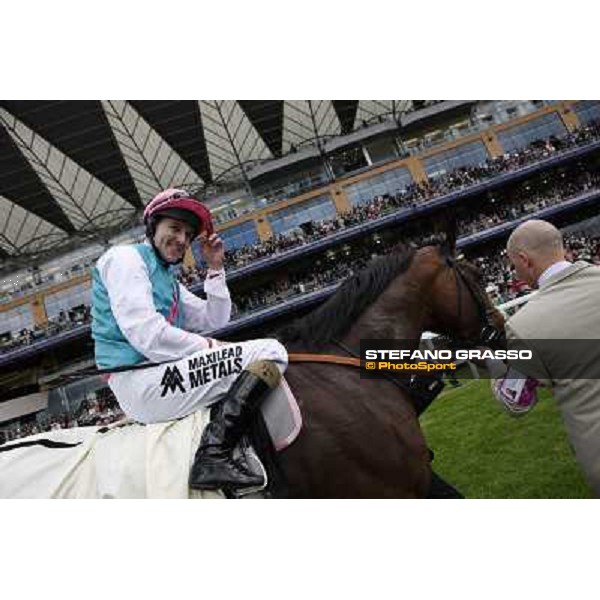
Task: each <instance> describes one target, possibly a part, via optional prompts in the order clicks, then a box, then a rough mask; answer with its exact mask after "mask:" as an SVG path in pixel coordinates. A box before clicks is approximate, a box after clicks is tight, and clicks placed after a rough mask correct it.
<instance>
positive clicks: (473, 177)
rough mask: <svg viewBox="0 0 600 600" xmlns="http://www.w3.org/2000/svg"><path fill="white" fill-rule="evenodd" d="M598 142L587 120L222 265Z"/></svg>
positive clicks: (244, 251)
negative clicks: (561, 134) (563, 133)
mask: <svg viewBox="0 0 600 600" xmlns="http://www.w3.org/2000/svg"><path fill="white" fill-rule="evenodd" d="M599 138H600V123H599V122H596V121H592V122H590V124H589V125H586V126H585V127H582V128H580V129H578V130H576V131H574V132H571V133H569V134H568V135H566V136H565V137H561V138H559V137H556V136H552V137H550V138H549V139H547V140H539V141H535V142H532V143H531V144H530V145H529V146H527V147H526V148H522V149H520V150H515V151H513V152H510V153H506V154H504V155H502V156H498V157H496V158H489V159H487V160H486V161H485V162H484V163H482V164H480V165H477V166H472V167H459V168H456V169H453V170H452V171H450V172H448V173H446V174H444V175H440V176H439V177H436V178H432V179H429V180H427V181H424V182H421V183H412V184H410V185H408V186H407V187H406V188H405V189H404V190H399V191H398V192H396V193H395V194H384V195H381V196H377V197H375V198H374V199H373V200H371V201H370V202H367V203H364V204H360V205H358V206H354V207H352V208H351V209H350V210H349V211H347V212H345V213H342V214H339V215H337V216H336V217H334V218H332V219H328V220H322V221H317V222H313V223H311V224H310V227H309V228H305V229H301V228H296V229H294V230H293V231H292V232H290V233H288V234H285V235H277V236H274V237H273V238H272V239H270V240H268V241H266V242H256V243H255V244H252V245H248V246H243V247H241V248H238V249H234V250H230V251H228V252H227V256H226V267H227V268H229V269H234V268H239V267H242V266H244V265H246V264H249V263H251V262H254V261H256V260H259V259H261V258H265V257H267V256H272V255H276V254H279V253H282V252H285V251H287V250H290V249H291V248H295V247H297V246H301V245H303V244H305V243H308V242H311V241H314V240H317V239H322V238H323V237H326V236H328V235H330V234H332V233H335V232H336V231H339V230H341V229H345V228H347V227H352V226H353V225H358V224H360V223H365V222H367V221H371V220H373V219H377V218H379V217H382V216H385V215H386V214H389V213H391V212H395V211H397V210H400V209H410V208H414V207H417V206H420V205H422V204H424V203H425V202H428V201H430V200H433V199H435V198H438V197H441V196H444V195H445V194H448V193H450V192H453V191H456V190H459V189H463V188H466V187H469V186H471V185H475V184H477V183H481V182H482V181H484V180H486V179H489V178H491V177H494V176H496V175H499V174H501V173H506V172H509V171H513V170H515V169H518V168H520V167H523V166H526V165H529V164H531V163H534V162H536V161H539V160H542V159H544V158H548V157H550V156H552V155H554V154H555V153H557V152H562V151H564V150H567V149H570V148H573V147H575V146H579V145H582V144H585V143H588V142H591V141H593V140H596V139H599Z"/></svg>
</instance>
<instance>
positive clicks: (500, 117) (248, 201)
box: [0, 100, 600, 443]
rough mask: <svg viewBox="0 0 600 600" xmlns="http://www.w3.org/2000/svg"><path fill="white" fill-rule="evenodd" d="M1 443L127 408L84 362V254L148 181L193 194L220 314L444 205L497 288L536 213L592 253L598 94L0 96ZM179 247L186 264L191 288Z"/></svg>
mask: <svg viewBox="0 0 600 600" xmlns="http://www.w3.org/2000/svg"><path fill="white" fill-rule="evenodd" d="M0 136H1V142H0V148H1V150H0V157H1V161H0V164H2V170H1V171H0V212H1V213H2V217H1V218H0V223H3V225H2V227H3V230H2V231H1V232H0V261H1V262H0V398H1V401H0V423H1V424H0V443H1V442H2V441H5V440H9V439H14V438H15V437H20V436H23V435H29V434H31V433H35V432H38V431H42V430H44V429H47V428H56V427H73V426H78V425H85V424H91V423H109V422H111V421H112V420H115V419H118V418H119V417H120V416H121V413H120V410H119V408H118V406H117V405H116V404H115V402H114V399H113V398H112V397H111V395H110V392H109V390H108V388H107V387H106V386H105V384H104V383H103V382H102V381H101V380H99V378H97V377H91V378H89V379H85V380H78V381H74V382H73V383H70V384H61V385H59V386H57V385H56V382H57V381H64V377H65V376H67V375H69V374H71V373H75V372H77V371H78V370H79V369H83V368H86V367H89V366H91V365H93V351H92V344H91V339H90V335H89V318H90V310H89V304H90V284H91V282H90V269H91V267H92V266H93V264H94V262H95V260H96V259H97V258H98V256H100V254H102V252H104V250H105V249H106V248H107V247H108V246H109V245H112V244H116V243H127V242H130V241H134V240H139V239H141V238H142V237H143V228H142V227H141V220H140V215H141V210H142V208H143V205H144V203H145V202H146V201H147V200H148V199H149V198H150V197H151V196H152V195H153V194H154V193H156V192H157V191H158V190H159V189H161V188H166V187H172V186H178V187H181V186H184V187H185V186H187V187H190V188H193V189H194V190H195V191H197V193H199V194H201V195H203V197H205V198H206V201H207V203H208V204H209V205H210V206H211V209H212V210H213V212H214V214H215V217H216V221H217V229H218V230H219V233H220V235H221V236H222V237H223V239H224V240H225V243H226V248H227V251H228V252H227V273H228V275H227V277H228V283H229V286H230V288H231V291H232V298H233V301H234V305H235V306H234V309H235V314H234V318H233V321H232V322H231V323H230V324H229V325H228V326H226V327H225V328H223V329H222V330H219V331H215V332H212V335H214V336H215V337H226V338H227V339H243V338H246V337H250V336H254V335H257V334H264V333H266V332H268V331H269V330H272V329H273V328H275V327H277V326H279V325H281V324H283V323H286V322H289V320H290V319H291V318H293V317H295V316H298V315H301V314H303V313H305V312H306V311H307V310H309V309H311V308H314V307H315V306H316V305H318V303H320V302H322V301H323V300H324V299H325V298H327V297H328V296H329V295H330V294H331V293H332V292H333V290H335V288H336V287H337V285H339V283H340V281H341V280H343V279H344V278H345V277H346V276H348V275H349V274H351V273H352V272H353V271H355V270H356V269H358V268H360V267H361V266H362V265H364V264H366V262H368V260H370V258H372V257H373V256H375V255H378V254H382V253H384V252H386V251H388V250H389V248H390V247H391V246H393V245H394V244H396V243H398V242H404V243H424V242H426V241H427V240H428V239H429V238H430V237H431V236H432V235H434V234H435V233H436V223H437V222H439V221H440V217H441V216H443V215H444V214H445V213H446V212H448V211H452V212H454V213H455V214H456V218H457V223H458V233H459V240H458V245H459V247H460V248H461V249H462V251H463V253H464V254H465V255H466V256H467V257H468V258H469V259H470V260H472V261H474V262H476V263H478V264H479V265H480V267H482V272H483V273H484V276H485V277H486V284H487V288H488V291H489V292H490V293H491V294H492V295H493V296H494V298H495V299H496V301H497V302H498V303H499V304H502V303H504V302H507V301H510V300H513V299H515V298H517V297H519V296H522V295H524V294H526V293H527V292H528V290H527V289H526V287H525V286H524V284H523V282H519V281H517V280H516V279H515V276H514V274H513V273H512V272H511V269H510V267H509V265H508V262H507V260H506V257H505V256H504V255H503V253H502V251H501V248H502V246H503V244H504V242H505V240H506V237H507V236H508V234H509V232H510V231H511V230H512V229H513V228H514V226H515V224H517V223H519V222H521V221H522V220H523V219H526V218H531V217H532V216H537V217H540V218H544V219H547V220H550V221H553V222H554V223H555V224H557V225H558V226H560V227H562V228H564V230H565V233H566V234H568V237H567V240H568V245H569V249H570V250H569V251H570V252H571V254H572V256H573V258H579V259H584V260H589V261H590V262H595V263H597V264H600V237H599V236H600V216H599V213H600V210H599V206H600V203H599V201H598V200H599V198H600V176H599V175H598V173H599V161H600V102H598V101H556V102H550V101H512V102H509V101H498V102H491V101H411V100H407V101H293V102H292V101H241V100H240V101H223V102H220V101H212V102H209V101H200V102H192V101H182V102H167V101H161V102H158V101H156V102H155V101H127V102H112V101H107V102H87V101H86V102H79V101H77V102H41V101H31V102H29V101H22V102H21V101H0ZM203 271H204V265H203V262H202V257H201V254H200V252H199V248H198V247H197V245H193V246H192V249H191V252H189V253H188V255H187V256H186V258H185V260H184V264H183V266H182V267H181V271H180V274H179V276H180V278H181V280H182V281H183V282H185V283H186V284H187V285H188V287H190V289H192V290H193V291H194V293H197V294H202V279H203Z"/></svg>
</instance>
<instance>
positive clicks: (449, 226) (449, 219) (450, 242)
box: [440, 211, 457, 256]
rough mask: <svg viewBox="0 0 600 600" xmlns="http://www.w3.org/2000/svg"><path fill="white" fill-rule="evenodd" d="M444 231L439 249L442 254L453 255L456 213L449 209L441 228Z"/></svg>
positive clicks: (454, 250) (454, 251)
mask: <svg viewBox="0 0 600 600" xmlns="http://www.w3.org/2000/svg"><path fill="white" fill-rule="evenodd" d="M441 230H442V231H444V233H445V236H444V241H443V242H442V244H441V246H440V250H441V252H442V254H443V255H444V256H454V255H455V253H456V237H457V235H456V215H455V214H454V213H453V212H452V213H450V211H448V213H446V216H445V218H444V226H443V228H441Z"/></svg>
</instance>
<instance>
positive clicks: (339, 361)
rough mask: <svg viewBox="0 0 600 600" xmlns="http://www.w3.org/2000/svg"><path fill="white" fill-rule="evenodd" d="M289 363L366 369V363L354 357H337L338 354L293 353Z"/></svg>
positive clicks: (289, 355)
mask: <svg viewBox="0 0 600 600" xmlns="http://www.w3.org/2000/svg"><path fill="white" fill-rule="evenodd" d="M288 360H289V362H293V363H302V362H307V363H329V364H334V365H343V366H346V367H356V368H358V369H364V368H365V361H364V360H361V359H360V358H354V357H352V356H337V355H336V354H310V353H309V352H291V353H290V354H288Z"/></svg>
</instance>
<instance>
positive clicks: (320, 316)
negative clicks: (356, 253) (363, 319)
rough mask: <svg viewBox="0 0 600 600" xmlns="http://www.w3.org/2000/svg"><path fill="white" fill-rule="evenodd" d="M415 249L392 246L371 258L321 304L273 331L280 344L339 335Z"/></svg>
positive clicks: (306, 343) (318, 343) (316, 342)
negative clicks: (386, 253)
mask: <svg viewBox="0 0 600 600" xmlns="http://www.w3.org/2000/svg"><path fill="white" fill-rule="evenodd" d="M415 251H416V250H415V248H413V247H410V246H401V245H398V246H396V247H395V248H394V249H393V251H392V252H391V253H390V254H388V255H387V256H381V257H377V258H375V259H373V260H372V261H371V262H370V263H369V264H368V265H367V266H366V267H365V268H364V269H361V270H360V271H358V272H357V273H355V274H354V275H352V276H351V277H349V278H348V279H346V280H345V281H344V283H342V285H340V287H339V288H338V289H337V290H336V292H335V294H334V295H333V296H332V297H331V298H329V300H327V301H326V302H325V303H324V304H323V305H322V306H320V307H319V308H317V309H316V310H314V311H313V312H311V313H310V314H308V315H307V316H305V317H303V318H301V319H297V320H296V321H294V322H293V323H292V324H291V325H288V326H286V327H283V328H282V329H279V330H278V331H276V332H275V334H274V336H275V337H276V338H277V339H278V340H280V341H281V342H282V343H283V344H300V345H302V346H303V347H306V348H310V347H312V348H318V347H322V346H324V345H326V344H328V343H330V342H331V341H332V340H335V339H338V338H340V337H341V336H342V335H343V334H344V333H345V332H346V331H347V329H348V328H349V327H350V325H351V324H352V323H353V322H354V321H355V320H356V319H357V318H358V317H359V315H361V314H362V313H363V311H364V310H365V309H366V308H367V306H369V305H370V304H372V303H373V302H374V301H375V299H376V298H377V297H378V296H379V295H380V294H381V293H382V292H383V291H384V290H385V289H386V288H387V287H388V285H389V284H390V283H391V282H392V280H393V279H395V278H396V277H397V276H398V275H400V274H402V273H404V272H405V271H407V270H408V267H409V266H410V264H411V263H412V260H413V257H414V255H415Z"/></svg>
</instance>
